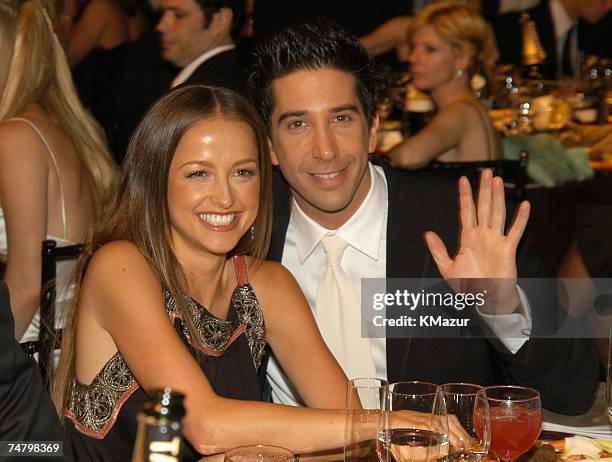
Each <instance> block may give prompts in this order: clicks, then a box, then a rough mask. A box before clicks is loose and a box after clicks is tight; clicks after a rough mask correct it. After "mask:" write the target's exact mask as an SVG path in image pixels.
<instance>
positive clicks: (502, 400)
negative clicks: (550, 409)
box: [485, 385, 542, 462]
mask: <svg viewBox="0 0 612 462" xmlns="http://www.w3.org/2000/svg"><path fill="white" fill-rule="evenodd" d="M485 390H486V394H487V400H488V401H489V415H490V419H491V449H492V450H493V451H495V454H497V456H498V457H499V458H500V459H501V460H502V461H504V462H515V461H516V459H518V457H519V456H520V455H521V454H523V453H525V452H527V451H528V450H529V448H530V447H531V446H533V443H535V442H536V440H537V439H538V436H539V435H540V430H541V429H542V405H541V404H540V394H539V393H538V392H537V391H536V390H534V389H533V388H527V387H518V386H511V385H500V386H492V387H487V388H486V389H485Z"/></svg>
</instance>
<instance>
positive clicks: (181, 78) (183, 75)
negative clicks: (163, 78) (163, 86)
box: [170, 43, 236, 88]
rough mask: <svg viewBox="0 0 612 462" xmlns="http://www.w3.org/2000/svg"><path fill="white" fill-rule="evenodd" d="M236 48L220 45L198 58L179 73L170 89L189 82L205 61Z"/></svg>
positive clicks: (232, 45) (231, 45) (230, 45)
mask: <svg viewBox="0 0 612 462" xmlns="http://www.w3.org/2000/svg"><path fill="white" fill-rule="evenodd" d="M234 48H236V45H234V44H233V43H230V44H228V45H220V46H218V47H215V48H212V49H210V50H208V51H205V52H204V53H202V54H201V55H200V56H198V57H197V58H196V59H194V60H193V61H191V62H190V63H189V64H187V65H186V66H185V67H184V68H183V69H182V70H181V72H179V73H178V75H177V76H176V77H175V78H174V80H173V81H172V84H171V85H170V88H174V87H177V86H179V85H180V84H182V83H184V82H185V81H187V79H188V78H189V77H191V74H193V73H194V72H195V70H196V69H197V68H198V67H199V66H200V64H202V63H203V62H204V61H208V60H209V59H210V58H212V57H213V56H217V55H218V54H221V53H223V52H224V51H229V50H233V49H234Z"/></svg>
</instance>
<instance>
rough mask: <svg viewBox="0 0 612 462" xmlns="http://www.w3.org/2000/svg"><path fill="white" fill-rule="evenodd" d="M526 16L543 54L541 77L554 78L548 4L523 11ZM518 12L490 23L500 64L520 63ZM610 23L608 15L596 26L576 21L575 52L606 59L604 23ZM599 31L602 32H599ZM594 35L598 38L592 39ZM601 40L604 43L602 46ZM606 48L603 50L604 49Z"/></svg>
mask: <svg viewBox="0 0 612 462" xmlns="http://www.w3.org/2000/svg"><path fill="white" fill-rule="evenodd" d="M527 11H528V12H529V16H530V17H531V19H532V20H533V21H534V22H535V26H536V30H537V32H538V36H539V38H540V42H541V43H542V47H543V48H544V51H545V52H546V57H547V58H546V63H545V64H543V65H542V66H540V70H541V72H542V75H543V76H544V78H546V79H555V78H556V76H557V75H556V74H557V49H556V43H555V26H554V23H553V19H552V16H551V13H550V8H549V1H548V0H542V1H541V2H540V3H539V4H538V5H536V6H534V7H533V8H530V9H529V10H527ZM520 17H521V13H520V12H509V13H505V14H502V15H499V16H498V17H497V18H495V20H494V21H493V30H494V31H495V36H496V38H497V47H498V49H499V54H500V59H499V60H500V62H501V63H511V64H516V65H519V64H520V63H521V60H522V49H523V37H522V34H521V24H520ZM609 23H610V15H608V16H606V17H605V18H603V19H602V20H601V21H600V22H599V23H598V24H596V25H591V24H587V23H586V22H584V21H578V49H579V50H582V51H583V52H584V54H585V56H586V55H589V54H595V55H598V56H609V54H610V46H609V43H610V42H609V41H608V42H606V40H603V38H604V37H606V36H607V37H608V38H609V37H610V31H609V30H608V31H607V32H605V34H604V35H603V36H602V35H601V34H602V32H603V31H604V30H605V27H604V26H605V24H608V27H609ZM600 29H602V30H600ZM596 36H598V38H595V37H596ZM602 41H603V43H604V44H605V45H604V46H603V47H602V46H601V45H602ZM606 48H607V50H606Z"/></svg>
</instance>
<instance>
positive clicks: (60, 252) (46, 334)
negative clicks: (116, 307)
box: [21, 239, 83, 388]
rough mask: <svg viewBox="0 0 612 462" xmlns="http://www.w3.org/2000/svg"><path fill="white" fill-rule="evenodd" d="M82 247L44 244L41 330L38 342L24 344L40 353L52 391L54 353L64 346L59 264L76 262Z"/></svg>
mask: <svg viewBox="0 0 612 462" xmlns="http://www.w3.org/2000/svg"><path fill="white" fill-rule="evenodd" d="M82 250H83V246H82V244H73V245H67V246H62V247H58V246H57V242H56V241H54V240H51V239H47V240H45V241H43V243H42V286H41V287H42V292H41V297H40V329H39V332H38V341H35V342H24V343H22V344H21V346H22V348H23V349H24V351H25V352H26V353H27V354H29V355H30V356H34V354H35V353H38V366H39V368H40V372H41V375H42V378H43V382H44V384H45V386H46V387H47V388H49V370H48V368H49V367H53V365H52V364H51V354H52V352H53V350H56V349H59V348H60V347H61V343H62V330H61V329H56V328H55V312H56V306H55V297H56V287H55V285H56V284H55V278H56V276H57V263H58V262H59V261H63V260H70V259H76V258H77V257H78V256H79V255H80V254H81V252H82Z"/></svg>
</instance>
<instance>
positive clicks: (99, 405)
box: [68, 352, 136, 433]
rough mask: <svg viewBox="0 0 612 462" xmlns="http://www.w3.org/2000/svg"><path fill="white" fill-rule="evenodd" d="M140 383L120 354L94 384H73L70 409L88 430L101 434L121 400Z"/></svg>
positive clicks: (105, 368)
mask: <svg viewBox="0 0 612 462" xmlns="http://www.w3.org/2000/svg"><path fill="white" fill-rule="evenodd" d="M135 382H136V380H135V379H134V376H133V375H132V373H131V372H130V369H129V368H128V366H127V364H126V363H125V361H124V360H123V357H122V356H121V354H120V353H119V352H117V353H115V354H114V355H113V357H112V358H111V359H110V360H109V361H108V362H107V363H106V364H105V365H104V367H103V368H102V370H101V371H100V372H99V373H98V375H96V376H95V378H94V379H93V381H92V382H91V384H90V385H83V384H81V383H79V382H77V381H76V380H75V381H73V382H72V386H71V390H70V396H69V398H68V410H69V411H71V412H72V413H73V414H74V418H75V420H76V421H77V422H78V423H80V424H81V425H83V426H84V427H86V428H88V429H90V430H92V431H94V432H96V433H99V432H101V431H102V430H103V429H104V426H105V425H106V423H107V422H108V421H109V419H110V418H111V417H112V414H113V410H114V409H115V406H116V404H117V401H119V399H120V398H121V395H123V394H124V393H125V392H126V391H128V390H129V388H130V387H131V386H132V385H133V384H134V383H135Z"/></svg>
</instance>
